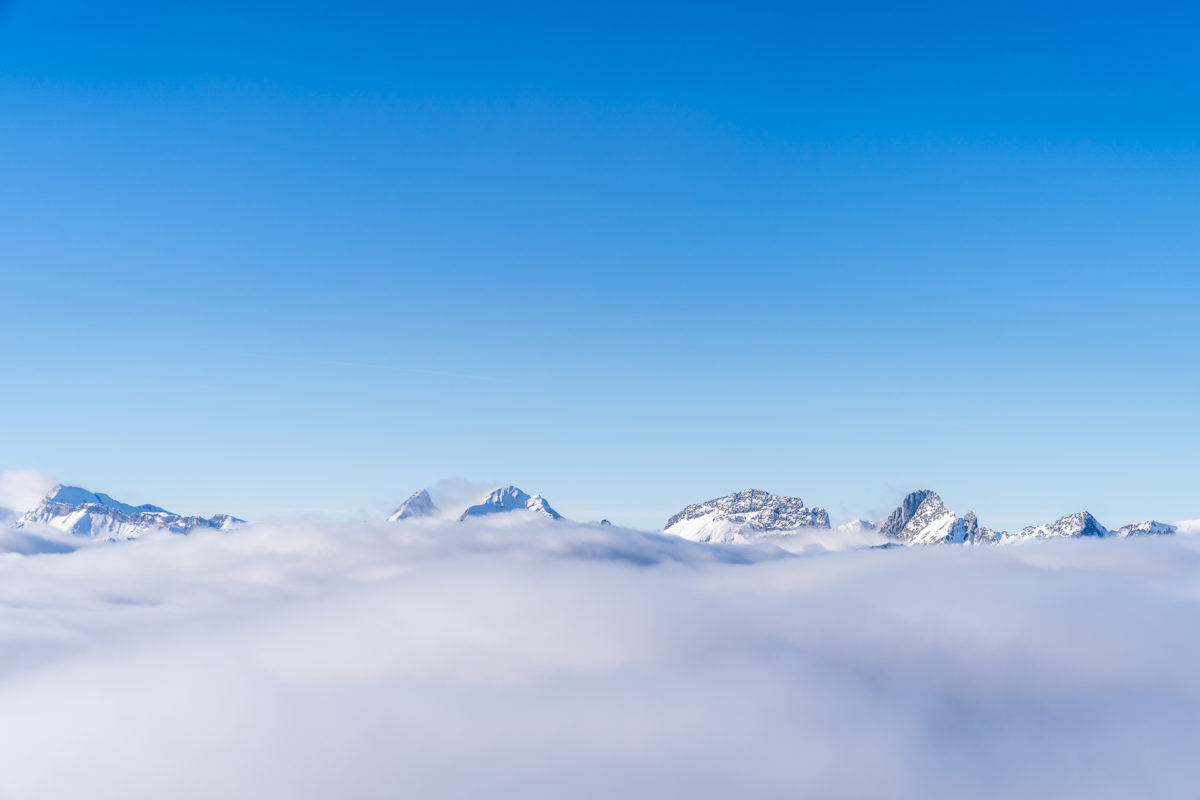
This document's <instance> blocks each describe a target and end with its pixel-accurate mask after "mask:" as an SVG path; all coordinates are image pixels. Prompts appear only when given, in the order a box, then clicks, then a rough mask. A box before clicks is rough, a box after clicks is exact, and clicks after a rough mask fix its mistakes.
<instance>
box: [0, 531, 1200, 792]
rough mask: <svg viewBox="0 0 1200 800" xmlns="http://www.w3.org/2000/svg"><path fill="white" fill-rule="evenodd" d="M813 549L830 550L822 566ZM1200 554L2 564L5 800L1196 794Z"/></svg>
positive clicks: (562, 548)
mask: <svg viewBox="0 0 1200 800" xmlns="http://www.w3.org/2000/svg"><path fill="white" fill-rule="evenodd" d="M810 552H814V551H810ZM1198 625H1200V542H1198V540H1196V539H1193V538H1191V537H1187V536H1179V537H1163V538H1152V539H1139V540H1113V541H1062V542H1032V543H1029V544H1028V545H1022V546H1012V547H988V548H982V547H981V548H961V547H944V548H917V549H888V550H859V551H849V552H840V553H826V554H818V555H813V554H808V555H792V554H789V553H785V552H783V551H782V550H779V549H777V548H774V547H770V546H766V545H764V546H762V547H749V548H735V547H731V548H720V547H712V546H706V545H696V544H691V543H688V542H685V541H682V540H674V539H670V538H666V537H661V536H656V535H651V534H643V533H636V532H632V531H623V530H619V529H618V530H613V529H601V528H598V527H592V526H583V525H574V524H569V523H560V524H555V523H552V522H546V521H542V520H539V519H536V518H532V517H531V516H528V515H524V514H514V515H511V516H507V517H505V518H501V519H495V520H481V521H476V522H469V523H463V524H457V523H446V522H441V521H411V522H407V523H402V524H398V525H385V524H361V523H359V524H323V525H318V524H295V525H265V524H259V525H249V526H246V527H245V528H243V529H241V530H239V531H237V532H234V533H217V532H212V533H209V532H204V533H198V534H195V535H192V536H188V537H183V536H172V535H163V536H154V537H150V538H147V539H144V540H141V541H137V542H131V543H122V544H106V545H95V546H89V547H84V548H81V549H79V550H77V551H76V552H72V553H67V554H42V555H18V554H11V553H10V554H8V555H6V556H4V557H2V558H0V654H2V655H0V718H3V719H4V720H5V724H4V725H3V726H0V796H3V797H6V798H26V797H39V798H42V797H81V796H87V797H91V798H108V797H112V798H117V797H120V798H161V797H164V796H170V797H176V798H206V799H207V798H211V797H215V796H222V797H233V798H241V797H245V798H251V797H253V798H263V797H288V798H328V797H332V796H352V797H356V798H376V797H378V798H385V797H386V798H394V797H397V796H408V797H464V798H465V797H480V796H492V797H521V798H561V797H585V798H611V797H615V796H634V797H664V796H691V797H701V798H706V797H713V798H716V797H731V796H735V797H770V798H774V797H779V798H783V797H788V798H794V797H798V796H811V797H826V798H829V797H833V798H837V797H846V798H850V797H888V798H897V797H899V798H909V797H911V798H928V797H938V796H954V795H962V796H970V797H983V798H990V797H995V798H1011V797H1016V796H1043V797H1044V796H1055V797H1091V798H1095V797H1129V796H1133V795H1140V796H1157V797H1171V796H1181V795H1182V796H1188V795H1187V793H1188V792H1194V787H1195V786H1196V785H1197V779H1198V778H1200V767H1197V766H1196V765H1195V762H1194V759H1193V758H1192V749H1193V743H1194V742H1195V741H1196V740H1197V734H1200V722H1197V720H1200V682H1198V681H1197V679H1196V677H1195V675H1194V667H1193V664H1194V663H1195V661H1196V657H1197V656H1198V655H1200V652H1197V651H1200V644H1197V643H1195V641H1194V636H1192V634H1193V632H1194V631H1196V630H1198V629H1200V627H1198Z"/></svg>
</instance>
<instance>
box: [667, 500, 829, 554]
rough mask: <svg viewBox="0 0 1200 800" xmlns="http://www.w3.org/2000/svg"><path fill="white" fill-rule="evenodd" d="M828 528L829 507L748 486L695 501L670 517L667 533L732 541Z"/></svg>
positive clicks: (729, 542) (692, 537) (706, 540)
mask: <svg viewBox="0 0 1200 800" xmlns="http://www.w3.org/2000/svg"><path fill="white" fill-rule="evenodd" d="M828 527H829V514H828V513H827V512H826V511H825V509H823V508H818V507H811V508H810V507H808V506H806V505H804V501H803V500H801V499H800V498H799V497H785V496H783V495H777V494H771V493H770V492H765V491H763V490H761V489H745V490H743V491H740V492H734V493H733V494H728V495H725V496H724V497H717V498H714V499H712V500H708V501H706V502H703V503H693V504H692V505H690V506H688V507H687V508H685V509H683V510H682V511H680V512H679V513H678V514H676V515H675V516H673V517H671V518H670V519H669V520H667V524H666V527H664V528H663V533H669V534H672V535H675V536H682V537H683V538H684V539H690V540H691V541H693V542H714V543H720V544H731V543H734V542H746V541H749V540H751V539H754V538H756V537H758V536H764V535H767V536H778V535H783V534H788V533H795V532H796V531H797V530H799V529H800V528H828Z"/></svg>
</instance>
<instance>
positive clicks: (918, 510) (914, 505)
mask: <svg viewBox="0 0 1200 800" xmlns="http://www.w3.org/2000/svg"><path fill="white" fill-rule="evenodd" d="M879 532H880V533H882V534H883V535H884V536H887V537H889V538H892V539H898V540H899V541H901V542H904V543H905V544H943V543H952V544H961V543H969V542H974V541H976V540H977V539H978V538H979V535H980V534H981V533H982V534H983V536H984V538H985V539H988V538H992V537H994V534H993V533H992V532H991V531H989V530H987V529H986V528H982V529H981V528H980V527H979V520H978V519H976V518H975V514H974V512H971V511H968V512H967V513H966V514H965V515H964V516H961V517H960V516H957V515H956V514H955V513H954V512H953V511H951V510H950V509H948V508H946V504H945V503H943V502H942V498H941V497H940V496H939V495H938V493H937V492H935V491H933V490H932V489H918V490H917V491H915V492H910V493H909V494H907V495H905V497H904V499H903V500H901V501H900V505H899V506H898V507H897V508H896V510H895V511H893V512H892V513H891V514H889V515H888V518H887V519H886V520H884V522H883V524H882V525H880V526H879Z"/></svg>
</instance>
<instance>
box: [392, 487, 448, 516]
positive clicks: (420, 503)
mask: <svg viewBox="0 0 1200 800" xmlns="http://www.w3.org/2000/svg"><path fill="white" fill-rule="evenodd" d="M437 512H438V507H437V506H435V505H434V504H433V498H431V497H430V496H429V492H428V490H426V489H421V490H419V491H417V492H414V493H413V494H412V496H411V497H409V498H408V499H407V500H405V501H404V502H403V503H401V504H400V507H399V508H397V509H396V510H395V511H393V512H392V514H391V516H389V517H388V522H399V521H400V520H402V519H411V518H413V517H432V516H434V515H435V514H437Z"/></svg>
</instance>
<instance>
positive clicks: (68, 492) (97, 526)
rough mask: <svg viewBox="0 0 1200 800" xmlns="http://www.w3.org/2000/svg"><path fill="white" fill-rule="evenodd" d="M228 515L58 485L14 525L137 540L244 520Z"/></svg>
mask: <svg viewBox="0 0 1200 800" xmlns="http://www.w3.org/2000/svg"><path fill="white" fill-rule="evenodd" d="M244 521H245V520H240V519H238V518H237V517H231V516H229V515H228V514H217V515H215V516H213V517H208V518H206V517H198V516H190V517H185V516H182V515H180V514H172V513H171V512H170V511H167V510H166V509H165V508H161V507H160V506H155V505H150V504H149V503H147V504H145V505H140V506H131V505H129V504H127V503H122V502H120V501H118V500H114V499H113V498H111V497H109V496H108V495H106V494H104V493H103V492H90V491H88V490H87V489H84V488H81V487H79V486H65V485H62V484H60V485H58V486H56V487H55V488H54V489H53V490H51V492H50V493H49V494H47V495H46V497H45V498H44V499H43V500H42V502H41V503H39V504H38V506H37V508H34V509H32V510H31V511H28V512H26V513H25V514H23V515H22V516H21V517H20V518H19V519H18V520H17V521H16V522H14V523H13V527H14V528H24V527H27V526H32V525H47V526H49V527H51V528H56V529H58V530H60V531H64V532H66V533H70V534H73V535H76V536H87V537H90V538H93V539H136V538H137V537H139V536H141V535H143V534H144V533H147V532H148V531H152V530H167V531H171V532H173V533H190V532H191V531H193V530H196V529H198V528H210V529H216V530H228V529H229V528H231V527H233V526H234V525H237V524H238V523H241V522H244Z"/></svg>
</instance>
